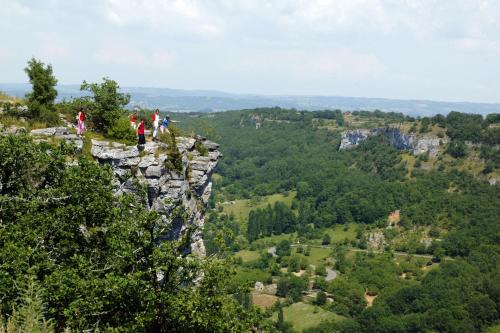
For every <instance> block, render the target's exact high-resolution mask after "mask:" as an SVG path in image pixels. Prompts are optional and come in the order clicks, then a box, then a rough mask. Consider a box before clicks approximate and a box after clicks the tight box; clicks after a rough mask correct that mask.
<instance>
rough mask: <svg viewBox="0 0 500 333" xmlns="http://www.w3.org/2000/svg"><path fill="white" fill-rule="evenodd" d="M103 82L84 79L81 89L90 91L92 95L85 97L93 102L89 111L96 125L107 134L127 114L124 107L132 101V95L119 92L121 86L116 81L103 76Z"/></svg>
mask: <svg viewBox="0 0 500 333" xmlns="http://www.w3.org/2000/svg"><path fill="white" fill-rule="evenodd" d="M102 80H103V82H102V83H88V82H86V81H83V83H82V85H81V86H80V90H82V91H88V92H90V93H91V94H92V96H86V97H83V99H85V100H87V101H89V102H91V103H90V104H87V105H89V109H88V110H87V113H88V114H89V115H90V120H91V121H92V123H93V125H94V127H95V128H96V129H97V130H99V131H101V132H103V133H105V134H107V132H108V130H110V129H112V128H113V127H114V126H115V124H116V123H117V121H118V119H120V117H122V116H124V115H125V110H124V109H123V107H124V106H125V105H127V104H128V103H129V102H130V95H129V94H123V93H120V92H119V89H120V86H119V85H118V83H117V82H116V81H113V80H110V79H109V78H106V77H105V78H103V79H102Z"/></svg>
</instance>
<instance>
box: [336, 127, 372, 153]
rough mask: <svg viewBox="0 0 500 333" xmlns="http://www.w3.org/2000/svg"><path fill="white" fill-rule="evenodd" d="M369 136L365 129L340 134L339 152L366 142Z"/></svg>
mask: <svg viewBox="0 0 500 333" xmlns="http://www.w3.org/2000/svg"><path fill="white" fill-rule="evenodd" d="M370 135H371V132H370V131H369V130H367V129H357V130H352V131H346V132H344V133H342V139H341V140H340V147H339V149H340V150H343V149H349V148H353V147H356V146H357V145H359V143H360V142H362V141H364V140H366V139H367V138H368V137H369V136H370Z"/></svg>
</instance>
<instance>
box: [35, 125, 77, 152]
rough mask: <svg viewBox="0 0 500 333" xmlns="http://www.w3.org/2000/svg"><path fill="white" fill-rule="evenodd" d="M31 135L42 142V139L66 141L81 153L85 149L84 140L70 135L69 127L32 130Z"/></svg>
mask: <svg viewBox="0 0 500 333" xmlns="http://www.w3.org/2000/svg"><path fill="white" fill-rule="evenodd" d="M30 135H31V136H33V137H36V138H38V139H37V140H38V141H40V137H42V138H47V137H53V138H57V139H60V140H64V141H66V143H69V144H73V145H75V147H76V150H77V151H78V152H81V151H82V149H83V140H82V138H80V137H78V136H77V135H76V134H70V131H69V128H68V127H48V128H40V129H34V130H31V132H30Z"/></svg>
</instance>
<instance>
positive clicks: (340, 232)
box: [325, 223, 358, 243]
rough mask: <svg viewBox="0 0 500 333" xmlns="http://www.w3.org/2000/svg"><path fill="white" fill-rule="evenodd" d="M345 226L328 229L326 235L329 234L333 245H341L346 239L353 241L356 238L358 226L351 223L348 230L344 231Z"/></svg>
mask: <svg viewBox="0 0 500 333" xmlns="http://www.w3.org/2000/svg"><path fill="white" fill-rule="evenodd" d="M344 227H345V226H344V225H342V224H337V225H335V226H333V227H330V228H327V229H326V230H325V233H327V234H329V235H330V237H331V241H332V243H341V242H343V241H344V240H345V239H346V238H347V239H348V240H349V241H351V240H353V239H355V238H356V230H357V228H358V224H356V223H349V224H348V225H347V229H346V230H344Z"/></svg>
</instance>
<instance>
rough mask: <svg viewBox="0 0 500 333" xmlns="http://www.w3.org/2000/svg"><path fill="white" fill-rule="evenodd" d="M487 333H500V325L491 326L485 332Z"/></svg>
mask: <svg viewBox="0 0 500 333" xmlns="http://www.w3.org/2000/svg"><path fill="white" fill-rule="evenodd" d="M484 332H485V333H500V324H498V325H494V326H491V327H489V328H487V329H486V331H484Z"/></svg>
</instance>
